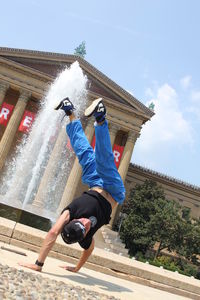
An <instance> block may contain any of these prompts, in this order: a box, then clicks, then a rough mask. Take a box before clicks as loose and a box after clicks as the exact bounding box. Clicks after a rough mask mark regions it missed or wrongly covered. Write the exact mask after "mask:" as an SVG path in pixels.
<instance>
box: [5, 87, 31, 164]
mask: <svg viewBox="0 0 200 300" xmlns="http://www.w3.org/2000/svg"><path fill="white" fill-rule="evenodd" d="M30 96H31V93H29V92H28V91H25V90H21V93H20V96H19V99H18V101H17V104H16V106H15V108H14V111H13V113H12V116H11V118H10V121H9V123H8V125H7V127H6V130H5V132H4V134H3V136H2V139H1V142H0V170H1V168H2V167H3V165H4V163H5V160H6V157H7V155H8V153H9V150H10V148H11V145H12V142H13V140H14V137H15V134H16V132H17V130H18V127H19V124H20V121H21V118H22V116H23V113H24V110H25V108H26V104H27V102H28V100H29V98H30Z"/></svg>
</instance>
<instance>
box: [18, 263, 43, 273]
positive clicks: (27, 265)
mask: <svg viewBox="0 0 200 300" xmlns="http://www.w3.org/2000/svg"><path fill="white" fill-rule="evenodd" d="M18 265H19V266H22V267H25V268H28V269H31V270H34V271H37V272H41V271H42V267H40V266H38V265H35V264H28V263H18Z"/></svg>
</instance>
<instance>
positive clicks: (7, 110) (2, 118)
mask: <svg viewBox="0 0 200 300" xmlns="http://www.w3.org/2000/svg"><path fill="white" fill-rule="evenodd" d="M13 108H14V105H11V104H8V103H6V102H4V103H3V104H2V106H1V108H0V124H2V125H4V126H6V125H7V124H8V121H9V119H10V117H11V114H12V111H13Z"/></svg>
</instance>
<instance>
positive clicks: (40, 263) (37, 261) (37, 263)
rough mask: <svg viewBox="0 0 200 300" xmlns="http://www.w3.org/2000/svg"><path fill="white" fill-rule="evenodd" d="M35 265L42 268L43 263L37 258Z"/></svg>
mask: <svg viewBox="0 0 200 300" xmlns="http://www.w3.org/2000/svg"><path fill="white" fill-rule="evenodd" d="M35 265H37V266H38V267H41V268H42V267H43V266H44V263H43V262H40V261H39V260H36V262H35Z"/></svg>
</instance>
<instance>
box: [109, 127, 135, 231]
mask: <svg viewBox="0 0 200 300" xmlns="http://www.w3.org/2000/svg"><path fill="white" fill-rule="evenodd" d="M137 136H138V135H137V133H135V132H132V131H130V132H129V134H128V138H127V141H126V145H125V147H124V152H123V155H122V158H121V161H120V165H119V169H118V171H119V174H120V175H121V178H122V180H123V182H125V179H126V174H127V172H128V168H129V164H130V161H131V156H132V153H133V149H134V145H135V142H136V139H137ZM120 209H121V207H120V206H119V205H118V206H116V207H115V209H114V210H113V212H112V216H111V220H110V226H111V227H112V226H113V225H114V223H115V221H116V218H117V217H118V215H119V212H120Z"/></svg>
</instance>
